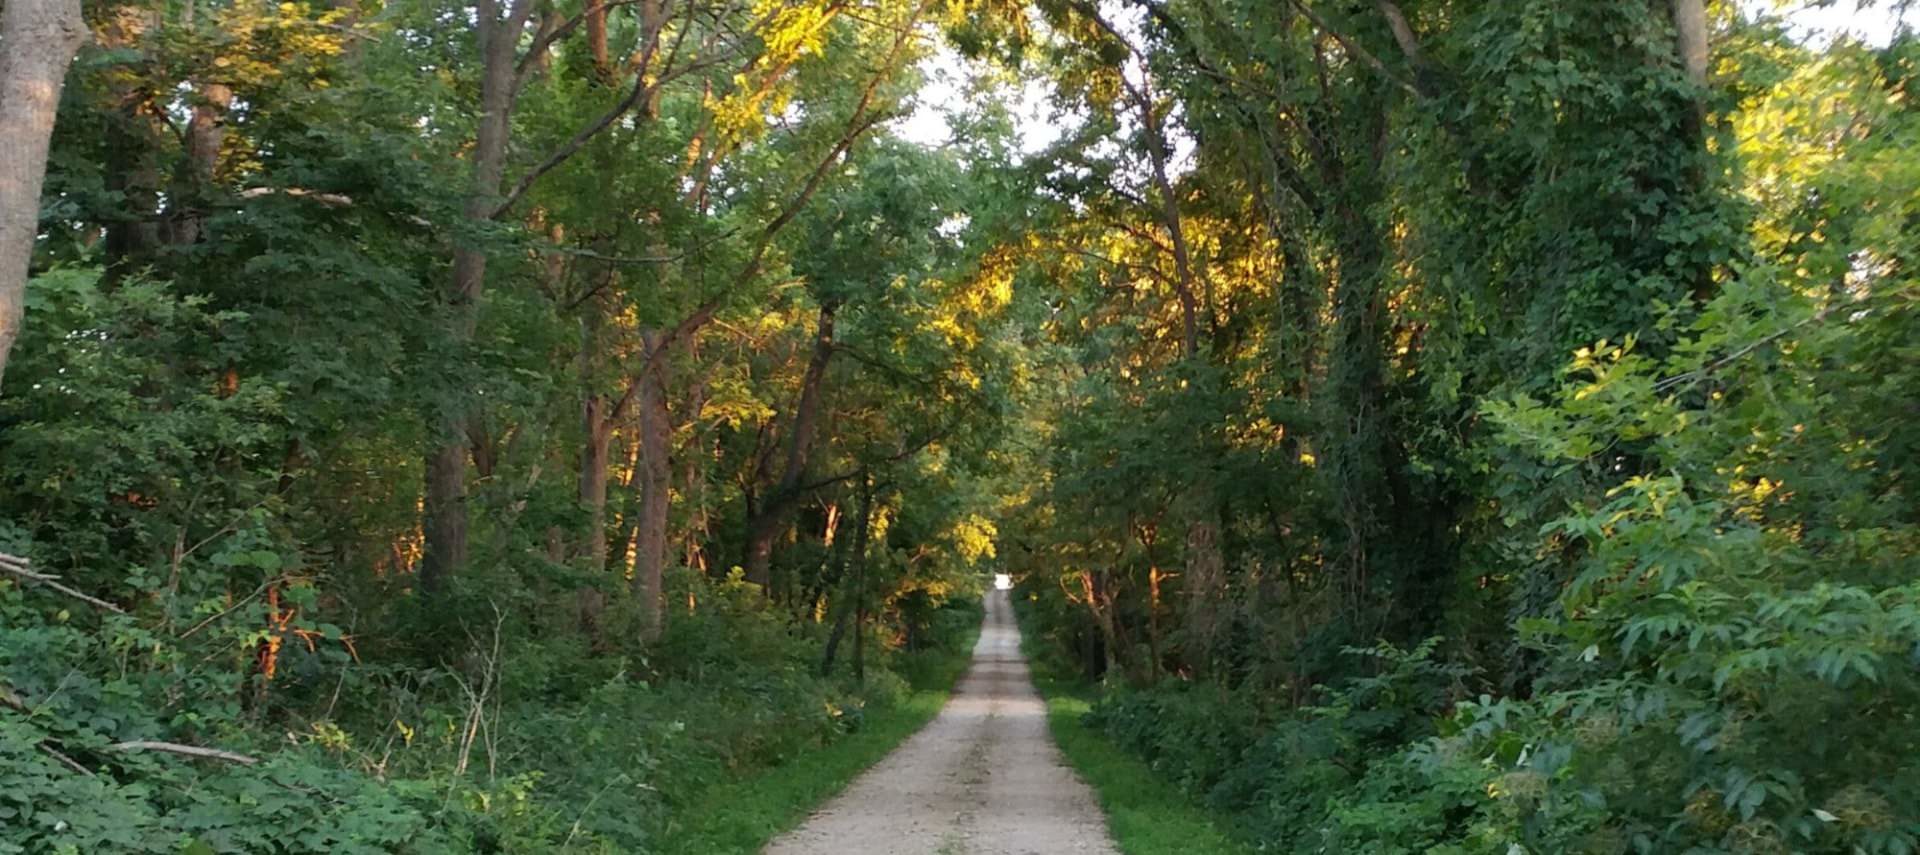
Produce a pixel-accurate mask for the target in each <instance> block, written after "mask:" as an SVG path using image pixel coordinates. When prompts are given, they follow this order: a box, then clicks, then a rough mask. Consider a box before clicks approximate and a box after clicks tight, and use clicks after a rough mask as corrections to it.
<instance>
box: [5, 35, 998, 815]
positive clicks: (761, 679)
mask: <svg viewBox="0 0 1920 855" xmlns="http://www.w3.org/2000/svg"><path fill="white" fill-rule="evenodd" d="M947 14H948V11H947V10H946V9H945V8H944V7H941V6H937V5H934V4H925V3H916V4H905V3H887V2H882V3H873V4H862V5H860V6H859V7H858V8H854V7H849V6H847V5H844V4H837V3H835V4H816V3H804V2H802V3H771V4H757V5H752V6H740V5H731V4H711V3H700V2H685V3H683V2H663V3H651V4H641V5H638V6H636V5H635V4H585V5H583V4H580V3H573V4H567V3H546V2H540V3H532V2H518V3H511V4H505V5H504V6H502V5H496V4H480V5H478V6H477V7H475V8H471V9H469V8H467V7H466V6H464V5H463V4H445V3H435V2H422V3H414V2H399V3H384V4H383V3H341V4H332V5H329V4H325V3H320V4H307V3H261V2H251V0H241V1H240V2H214V3H207V2H195V0H185V2H168V3H148V2H128V3H119V2H113V3H100V4H93V3H89V4H88V6H87V10H86V15H87V24H88V27H89V29H90V31H91V43H90V44H89V45H88V46H87V47H85V48H84V49H83V50H82V51H81V53H80V56H79V58H78V59H77V60H76V62H75V63H74V65H73V67H72V69H71V71H70V75H69V77H70V80H69V83H68V85H67V86H66V87H65V92H64V100H63V103H62V104H61V105H60V108H61V109H60V118H59V122H58V125H57V131H56V133H55V137H54V141H53V154H52V156H51V158H50V161H49V166H48V178H47V190H46V194H45V204H44V210H43V211H42V219H41V223H42V228H41V235H40V239H39V242H38V245H37V247H36V253H37V258H36V263H35V268H34V278H33V280H32V282H31V285H30V287H29V288H28V291H27V301H28V305H27V323H26V326H25V329H24V332H23V334H22V337H21V338H20V340H19V342H18V345H17V347H16V348H15V349H14V351H13V354H12V358H11V360H10V361H9V362H8V363H7V365H6V369H7V370H6V375H5V381H6V385H5V396H4V397H0V553H4V554H6V555H11V556H17V557H20V558H23V559H26V560H27V561H28V562H30V563H26V564H18V563H12V564H8V565H7V566H8V567H9V568H11V569H10V570H9V571H8V573H7V574H5V575H4V576H0V703H3V704H4V707H5V708H4V709H0V850H4V851H25V852H42V851H62V852H84V853H106V852H119V851H129V852H180V851H186V852H247V853H262V852H351V851H362V852H386V851H409V852H467V851H493V852H528V851H556V850H562V849H570V850H578V851H621V852H627V851H664V850H669V849H671V848H673V846H674V844H672V843H671V842H670V841H672V840H674V839H675V835H676V834H677V833H679V830H680V829H683V828H686V827H688V826H689V824H690V823H695V822H706V823H709V824H711V820H710V819H709V817H710V815H712V814H715V813H721V814H725V812H726V811H727V810H729V809H730V806H729V805H725V804H712V803H709V801H708V794H709V793H713V792H720V791H722V790H721V789H720V788H723V787H724V786H727V785H731V784H732V783H734V782H736V781H738V780H739V779H742V778H743V777H745V776H751V775H753V774H755V773H757V772H758V771H760V770H765V769H767V768H769V767H773V766H778V765H781V764H785V763H789V762H792V761H795V760H797V759H802V758H806V757H808V756H810V755H814V754H817V753H818V752H821V751H825V750H831V746H832V745H834V744H835V743H836V742H838V741H839V740H840V738H841V737H842V736H844V735H847V734H851V733H858V732H861V731H862V730H863V728H865V727H866V726H867V724H868V722H870V721H872V720H874V718H875V717H876V716H879V717H884V718H885V719H886V725H887V728H888V729H890V730H896V729H898V724H897V722H900V721H906V720H907V719H908V718H911V717H912V716H922V717H924V713H925V710H926V708H927V704H925V703H922V702H921V699H922V698H923V697H926V696H928V695H931V694H937V693H939V692H943V691H944V690H945V688H946V687H947V686H948V685H950V684H951V682H952V680H953V679H954V678H955V676H956V672H955V663H956V662H959V661H964V659H965V654H966V652H967V651H966V644H965V641H966V638H967V633H968V632H970V631H971V629H972V628H973V626H974V625H975V623H976V621H977V615H978V609H977V600H976V599H975V594H976V593H977V591H978V589H979V587H980V583H979V579H980V574H981V572H982V571H983V570H984V566H985V565H984V562H986V561H988V560H990V558H991V556H992V542H991V536H992V530H991V527H990V526H988V525H987V524H986V521H985V519H986V518H985V516H984V514H985V513H987V512H990V511H991V510H992V508H993V504H992V503H991V502H990V501H988V500H987V498H986V497H988V496H990V495H991V493H992V490H991V488H990V484H991V483H992V477H994V476H992V475H991V473H992V470H991V468H990V467H988V466H986V465H985V456H984V455H985V454H986V450H987V449H988V448H990V447H991V445H992V442H993V436H994V432H995V430H996V427H995V425H996V418H997V411H998V408H999V406H1000V405H999V404H998V403H996V402H997V401H998V400H999V399H1000V398H1002V397H1004V394H1005V393H1004V391H1003V390H1004V388H1005V387H1006V386H1007V384H1010V383H1012V382H1014V377H1013V375H1012V374H1011V373H1010V371H1009V367H1010V361H1009V360H1005V359H1002V358H1000V356H999V352H1000V351H1001V350H1003V349H1004V348H1005V344H1004V343H1003V342H1004V340H1005V339H1006V333H1005V331H1004V329H1005V327H1006V325H1007V324H1008V322H1009V321H1008V318H1007V317H1006V312H1005V309H1006V305H1005V300H1004V299H1000V300H996V299H993V298H991V296H989V297H987V298H982V297H981V296H979V295H980V294H981V291H980V290H979V289H977V288H976V287H975V286H974V283H975V282H977V281H978V280H979V279H980V278H981V277H982V276H983V275H986V274H984V273H983V270H984V269H985V268H984V267H983V264H982V253H983V252H984V250H985V249H986V248H988V247H990V246H992V245H993V244H994V242H995V239H994V238H993V237H992V235H993V230H994V229H997V228H999V225H998V223H997V222H996V220H995V219H994V218H993V217H992V216H990V214H989V212H990V210H991V206H989V205H984V204H981V205H975V204H972V202H971V200H970V194H973V193H975V192H976V191H975V190H974V189H973V187H974V185H975V184H976V183H977V182H975V181H974V179H973V178H972V176H974V175H977V174H985V173H990V172H994V171H997V170H1000V169H1002V168H1003V166H1002V165H1001V163H1000V162H999V161H998V160H996V158H997V157H1000V154H999V153H1003V152H1004V146H999V145H998V144H997V143H996V142H995V140H996V139H998V138H999V136H1000V135H1004V134H1005V133H1006V132H1007V130H1006V127H1005V125H1004V123H1003V122H1001V123H996V122H995V121H994V120H993V119H992V117H991V116H990V115H987V114H982V115H981V116H980V117H979V118H978V119H977V120H976V122H975V125H976V126H977V131H976V132H975V133H974V134H973V135H972V137H971V138H972V139H974V140H975V143H974V144H973V145H972V146H971V147H969V148H967V149H965V150H961V149H955V150H950V151H936V150H932V149H930V148H927V147H923V146H918V145H913V144H910V143H907V142H904V141H902V140H900V139H898V138H897V137H896V136H895V135H894V133H893V131H892V130H891V126H890V125H889V124H888V123H889V122H891V121H893V120H894V119H896V118H898V117H899V116H900V115H902V114H904V113H905V112H907V111H908V110H909V109H911V103H910V101H909V100H908V99H909V97H910V96H911V94H912V92H913V89H914V86H915V83H916V81H917V79H918V77H917V72H916V71H915V69H916V63H917V62H918V59H919V57H921V56H923V55H924V54H925V53H926V51H927V50H928V45H927V44H926V43H925V42H924V41H923V40H916V39H913V38H909V37H908V36H909V35H910V34H914V33H919V32H921V31H927V32H931V33H936V34H937V29H933V28H934V27H937V25H938V23H939V22H940V21H941V20H942V19H943V17H942V16H944V15H947ZM475 21H477V22H479V24H480V26H478V27H477V28H476V27H474V26H471V25H470V22H475ZM496 118H498V119H501V120H503V121H504V123H505V124H504V126H502V125H501V124H499V123H496V122H494V121H493V120H494V119H496ZM961 210H972V211H974V212H976V213H975V214H974V216H973V217H972V218H971V219H970V220H968V219H955V212H957V211H961ZM988 293H989V295H990V294H991V292H990V291H989V292H988ZM449 448H450V449H451V451H452V455H451V457H452V461H453V465H452V470H453V472H452V478H451V482H450V483H449V482H448V481H447V480H446V479H444V478H442V479H440V480H436V477H438V476H440V475H445V474H446V472H447V469H446V467H445V466H444V464H445V463H446V460H447V454H446V452H447V450H448V449H449ZM756 545H758V546H759V548H760V552H758V553H757V554H756V553H755V546H756ZM909 700H911V703H908V701H909ZM903 717H904V718H903ZM183 750H193V751H200V752H202V753H199V754H184V753H181V752H182V751H183ZM206 752H217V753H213V754H209V753H206ZM805 807H806V805H802V804H784V805H779V806H777V808H778V809H777V810H775V811H773V813H775V814H778V815H779V816H778V817H777V819H776V821H786V820H787V819H788V818H789V817H790V815H791V814H792V813H793V811H795V810H796V809H804V808H805ZM756 809H757V808H756ZM776 830H778V829H777V826H775V825H769V826H768V827H766V828H764V829H760V830H759V831H758V832H757V833H759V835H760V837H761V838H762V839H764V837H765V836H767V835H769V834H771V833H773V832H774V831H776Z"/></svg>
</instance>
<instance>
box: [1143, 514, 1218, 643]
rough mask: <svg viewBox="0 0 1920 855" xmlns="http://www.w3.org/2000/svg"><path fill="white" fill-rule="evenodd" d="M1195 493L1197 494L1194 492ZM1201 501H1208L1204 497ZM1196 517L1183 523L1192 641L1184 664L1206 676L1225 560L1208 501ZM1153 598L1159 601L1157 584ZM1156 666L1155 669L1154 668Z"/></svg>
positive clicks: (1214, 517)
mask: <svg viewBox="0 0 1920 855" xmlns="http://www.w3.org/2000/svg"><path fill="white" fill-rule="evenodd" d="M1196 492H1198V491H1196ZM1205 498H1211V496H1210V495H1209V496H1206V497H1205ZM1195 510H1196V512H1197V514H1198V516H1196V517H1195V518H1194V519H1193V520H1192V521H1191V522H1189V523H1188V524H1187V568H1186V579H1185V580H1184V581H1185V582H1186V585H1185V586H1184V587H1185V590H1186V595H1187V609H1186V611H1187V622H1186V623H1187V632H1188V633H1189V634H1190V635H1191V636H1192V638H1193V640H1194V647H1195V648H1197V649H1196V650H1195V651H1194V652H1195V653H1196V654H1197V655H1196V656H1193V657H1190V658H1189V660H1188V662H1187V664H1188V665H1191V666H1193V668H1194V671H1195V672H1196V673H1201V674H1204V673H1208V672H1209V671H1210V670H1211V666H1212V664H1213V651H1214V646H1215V644H1216V642H1217V640H1218V635H1219V623H1220V621H1219V611H1220V600H1221V598H1222V594H1223V593H1224V590H1223V589H1224V588H1225V586H1226V584H1225V583H1226V578H1225V564H1226V561H1225V559H1224V557H1223V556H1222V555H1221V553H1220V527H1219V521H1218V518H1217V517H1216V516H1215V515H1214V509H1213V506H1212V504H1211V503H1210V502H1206V503H1204V504H1202V506H1201V507H1197V508H1196V509H1195ZM1155 588H1156V591H1155V593H1154V599H1156V600H1157V599H1158V598H1159V594H1158V591H1157V588H1158V582H1156V583H1155ZM1156 667H1157V666H1156Z"/></svg>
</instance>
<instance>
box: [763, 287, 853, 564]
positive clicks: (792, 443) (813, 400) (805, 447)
mask: <svg viewBox="0 0 1920 855" xmlns="http://www.w3.org/2000/svg"><path fill="white" fill-rule="evenodd" d="M838 308H839V304H837V303H832V302H829V303H826V304H824V305H822V306H821V307H820V323H819V327H818V328H817V330H816V331H815V334H814V340H813V354H812V356H810V357H809V358H808V359H807V373H806V375H805V376H804V377H802V378H801V381H800V399H799V401H798V402H796V403H795V405H794V409H793V428H792V433H791V436H789V437H788V442H787V459H786V464H785V466H784V467H782V470H781V473H780V481H779V482H778V483H777V484H775V485H774V487H773V489H772V490H770V491H768V493H767V499H766V502H765V504H763V505H762V506H761V507H760V508H759V509H758V510H757V511H756V512H755V513H754V514H753V515H752V516H751V517H750V518H749V519H748V520H747V556H746V557H747V566H746V570H747V581H749V582H752V583H754V584H756V585H759V586H760V587H761V588H762V589H763V590H765V589H768V588H769V585H770V583H771V582H772V581H773V578H772V573H771V569H772V566H773V542H774V540H776V539H777V538H779V536H780V531H781V530H782V529H784V528H785V527H786V523H787V518H788V517H789V516H790V515H791V514H792V512H793V509H794V506H795V505H797V504H798V501H799V498H800V497H799V496H797V495H795V494H794V491H795V490H797V489H798V488H799V486H800V480H801V478H802V477H803V476H804V475H805V474H806V471H807V464H808V463H809V462H810V460H811V459H812V455H813V435H814V430H815V425H816V423H817V422H818V421H819V419H820V398H821V386H822V385H823V380H824V379H825V377H826V374H827V363H828V361H829V360H831V359H832V358H833V316H834V312H835V311H836V310H837V309H838Z"/></svg>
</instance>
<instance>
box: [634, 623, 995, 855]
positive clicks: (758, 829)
mask: <svg viewBox="0 0 1920 855" xmlns="http://www.w3.org/2000/svg"><path fill="white" fill-rule="evenodd" d="M978 634H979V629H978V627H977V626H976V628H975V629H974V631H973V632H971V633H969V634H968V635H967V636H966V637H964V638H963V639H961V642H960V643H959V644H957V645H956V646H955V647H953V648H951V649H948V650H945V651H942V652H941V653H940V654H939V655H938V657H937V658H935V659H932V661H930V662H922V663H916V665H917V667H915V668H913V669H911V673H912V674H913V676H914V677H915V678H916V680H917V681H918V683H919V685H917V686H915V688H914V690H913V692H912V693H911V694H909V695H908V696H907V697H906V699H905V700H904V701H902V702H900V703H897V704H894V705H893V706H891V707H888V708H886V709H883V710H877V711H876V710H870V711H869V712H868V714H867V717H866V719H865V721H864V722H863V724H862V726H861V728H860V730H858V731H856V732H854V733H851V734H848V735H847V736H845V737H843V738H841V739H840V740H839V741H837V742H834V743H833V744H831V745H827V746H824V747H822V748H821V749H820V750H818V751H813V752H810V753H808V754H806V755H805V756H801V757H795V758H793V759H792V760H790V761H789V762H787V763H784V764H781V765H779V766H775V767H773V768H771V769H765V770H761V771H758V772H755V773H753V774H750V775H747V776H745V777H742V778H740V779H739V780H736V781H730V782H728V783H725V784H721V785H720V786H717V787H714V788H713V789H712V790H709V791H708V792H707V793H706V794H705V795H703V796H702V797H701V798H700V799H699V804H700V806H701V807H700V809H699V810H698V811H697V812H691V813H689V814H687V815H684V816H682V817H679V818H678V821H677V822H676V823H675V825H674V826H673V827H672V828H670V829H669V830H668V832H667V834H666V836H665V838H664V839H662V840H661V841H660V845H659V846H658V847H656V851H659V852H672V853H675V855H733V854H734V853H743V855H744V853H754V852H759V851H760V849H761V847H764V846H766V845H767V841H769V840H772V839H773V838H774V837H776V836H778V835H779V834H780V833H781V832H784V831H787V830H788V829H791V828H793V827H794V826H797V825H799V824H800V821H801V820H803V819H805V818H806V816H807V814H808V813H810V812H812V811H813V809H814V808H815V807H818V806H819V805H821V804H822V803H824V802H826V801H827V800H828V799H830V798H832V797H833V796H834V795H835V794H836V793H839V792H840V791H841V790H842V789H845V788H846V786H847V784H849V783H852V781H853V779H854V778H856V777H858V776H859V775H860V773H861V772H864V771H866V770H867V768H868V767H870V766H872V765H873V764H875V763H878V762H880V759H881V758H883V757H885V756H887V755H888V754H889V753H891V752H892V751H893V749H894V748H896V747H898V746H899V745H900V743H901V742H904V741H906V738H907V737H909V736H912V735H913V734H914V732H916V731H918V730H919V729H920V728H921V727H923V726H925V725H926V723H927V722H929V721H931V720H933V717H934V716H935V715H936V714H938V713H939V712H940V708H941V707H942V706H945V705H946V703H947V696H948V694H950V693H951V692H952V691H953V685H954V683H956V682H958V681H959V679H960V675H961V674H963V673H965V672H966V670H967V662H968V660H969V659H971V657H972V652H973V642H974V639H975V638H976V637H977V636H978Z"/></svg>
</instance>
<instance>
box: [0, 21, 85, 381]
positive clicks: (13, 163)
mask: <svg viewBox="0 0 1920 855" xmlns="http://www.w3.org/2000/svg"><path fill="white" fill-rule="evenodd" d="M85 37H86V25H85V24H84V23H83V22H82V21H81V19H80V0H7V2H6V4H5V5H4V6H0V379H4V378H5V375H6V369H7V355H8V354H9V353H11V352H12V350H13V343H14V341H15V340H16V339H18V338H19V337H20V324H21V322H22V321H23V320H24V319H25V315H26V307H27V304H26V299H27V270H28V267H29V265H30V264H31V263H32V261H33V244H34V241H35V239H36V238H37V237H38V236H39V234H40V187H41V185H42V184H43V183H45V181H46V177H47V147H48V145H49V141H50V140H51V138H52V136H53V119H54V114H55V112H56V111H57V110H58V109H59V107H60V86H61V84H62V83H63V82H65V80H66V77H67V65H68V63H71V62H72V61H73V52H74V51H76V50H79V49H80V42H81V41H82V40H83V39H85Z"/></svg>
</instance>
